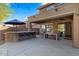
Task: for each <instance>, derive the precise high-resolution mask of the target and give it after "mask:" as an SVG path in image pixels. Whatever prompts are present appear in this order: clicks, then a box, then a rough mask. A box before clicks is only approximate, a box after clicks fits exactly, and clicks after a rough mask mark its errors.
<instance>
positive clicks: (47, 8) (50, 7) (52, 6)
mask: <svg viewBox="0 0 79 59" xmlns="http://www.w3.org/2000/svg"><path fill="white" fill-rule="evenodd" d="M54 8H55V7H54V5H51V6H48V7H46V8H45V10H46V11H48V10H51V9H54Z"/></svg>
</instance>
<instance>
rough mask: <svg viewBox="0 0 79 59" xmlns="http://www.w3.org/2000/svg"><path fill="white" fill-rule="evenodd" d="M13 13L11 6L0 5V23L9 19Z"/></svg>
mask: <svg viewBox="0 0 79 59" xmlns="http://www.w3.org/2000/svg"><path fill="white" fill-rule="evenodd" d="M12 13H13V10H12V9H11V7H10V5H9V4H6V3H5V4H4V3H0V21H2V20H4V19H7V18H9V17H10V16H11V14H12Z"/></svg>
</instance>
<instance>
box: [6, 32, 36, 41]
mask: <svg viewBox="0 0 79 59" xmlns="http://www.w3.org/2000/svg"><path fill="white" fill-rule="evenodd" d="M21 34H22V35H24V34H25V35H24V36H28V37H29V38H30V37H31V36H34V37H35V32H33V31H17V32H6V33H5V41H7V42H14V41H15V42H16V41H19V39H20V38H21V39H23V38H22V35H21Z"/></svg>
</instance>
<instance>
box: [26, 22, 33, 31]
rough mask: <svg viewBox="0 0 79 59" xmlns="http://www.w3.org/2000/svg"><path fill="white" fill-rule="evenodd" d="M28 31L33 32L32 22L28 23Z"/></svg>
mask: <svg viewBox="0 0 79 59" xmlns="http://www.w3.org/2000/svg"><path fill="white" fill-rule="evenodd" d="M27 26H28V31H31V28H32V25H31V23H30V22H28V25H27Z"/></svg>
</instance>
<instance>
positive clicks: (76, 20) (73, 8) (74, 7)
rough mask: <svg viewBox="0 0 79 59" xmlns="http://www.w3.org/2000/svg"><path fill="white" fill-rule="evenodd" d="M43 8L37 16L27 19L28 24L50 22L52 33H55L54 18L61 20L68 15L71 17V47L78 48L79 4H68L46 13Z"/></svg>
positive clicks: (55, 24)
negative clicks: (52, 28)
mask: <svg viewBox="0 0 79 59" xmlns="http://www.w3.org/2000/svg"><path fill="white" fill-rule="evenodd" d="M45 8H46V6H45V7H42V8H41V9H39V11H40V12H39V14H36V15H33V16H30V17H28V19H29V23H31V22H37V21H38V22H39V21H42V20H44V21H47V20H52V21H51V22H50V23H53V24H54V25H52V26H53V27H54V32H56V31H57V23H56V21H53V19H55V18H60V17H61V18H62V17H66V16H69V15H73V16H72V18H73V22H72V34H73V35H72V38H73V46H74V47H77V48H79V4H78V3H68V4H66V3H65V4H63V5H60V6H57V7H55V9H51V10H48V11H46V10H45Z"/></svg>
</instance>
